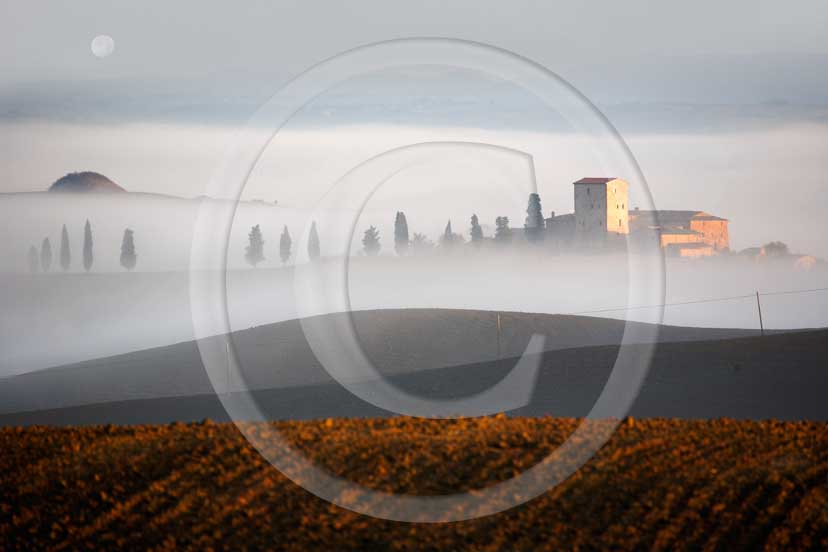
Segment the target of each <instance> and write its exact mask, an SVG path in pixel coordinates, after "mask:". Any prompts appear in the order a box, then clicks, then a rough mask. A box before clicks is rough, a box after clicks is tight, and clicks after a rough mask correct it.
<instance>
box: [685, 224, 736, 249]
mask: <svg viewBox="0 0 828 552" xmlns="http://www.w3.org/2000/svg"><path fill="white" fill-rule="evenodd" d="M690 229H691V230H695V231H696V232H699V233H701V234H703V235H704V240H703V241H704V243H709V244H710V245H712V246H713V248H714V249H715V250H716V251H727V250H728V249H730V236H729V235H728V233H727V221H726V220H704V219H692V220H691V221H690Z"/></svg>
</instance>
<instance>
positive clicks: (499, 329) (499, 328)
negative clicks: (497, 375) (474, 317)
mask: <svg viewBox="0 0 828 552" xmlns="http://www.w3.org/2000/svg"><path fill="white" fill-rule="evenodd" d="M500 331H501V325H500V313H497V360H500Z"/></svg>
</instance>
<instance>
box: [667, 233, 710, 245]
mask: <svg viewBox="0 0 828 552" xmlns="http://www.w3.org/2000/svg"><path fill="white" fill-rule="evenodd" d="M659 239H660V240H661V247H667V246H668V245H672V244H681V243H702V242H703V241H704V239H703V236H701V235H699V234H685V233H681V234H673V233H670V232H669V231H667V230H665V231H663V232H661V233H660V236H659Z"/></svg>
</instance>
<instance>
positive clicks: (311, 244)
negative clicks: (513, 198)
mask: <svg viewBox="0 0 828 552" xmlns="http://www.w3.org/2000/svg"><path fill="white" fill-rule="evenodd" d="M545 226H546V221H545V219H544V218H543V210H542V208H541V201H540V196H539V195H538V194H529V204H528V206H527V208H526V219H525V222H524V232H525V235H526V239H527V240H528V241H529V242H537V241H540V240H542V239H543V231H544V228H545ZM512 236H513V230H512V228H511V227H510V222H509V217H505V216H500V217H497V218H496V219H495V233H494V236H493V237H492V240H493V241H494V242H495V243H499V244H505V243H509V242H511V240H512ZM486 239H487V238H486V236H485V235H484V234H483V228H482V227H481V226H480V220H479V218H478V217H477V215H476V214H472V216H471V219H470V226H469V242H468V243H469V244H470V245H472V246H475V247H479V246H480V245H482V243H483V242H484V241H485V240H486ZM264 243H265V242H264V238H263V236H262V231H261V228H260V227H259V225H258V224H257V225H255V226H253V227H252V228H251V229H250V233H249V234H248V236H247V247H246V248H245V256H244V258H245V260H246V261H247V263H248V264H250V265H251V266H253V267H255V266H256V265H258V264H259V263H260V262H262V261H264V260H265V256H264ZM465 243H467V242H466V239H465V238H464V236H463V235H462V234H457V233H455V232H454V231H453V230H452V226H451V220H449V221H448V222H447V223H446V227H445V230H444V231H443V234H442V235H441V236H440V239H439V246H440V247H441V248H445V249H449V248H453V247H456V246H458V245H462V244H465ZM292 245H293V240H292V239H291V237H290V231H289V230H288V227H287V226H284V228H283V230H282V234H281V237H280V238H279V258H280V260H281V261H282V264H285V263H287V262H288V260H289V259H290V257H291V255H292V252H291V247H292ZM436 247H437V244H435V243H434V242H433V241H431V240H430V239H429V238H428V237H427V236H426V235H425V234H420V233H418V232H415V233H414V234H412V235H409V229H408V220H407V219H406V217H405V213H403V212H402V211H398V212H397V214H396V216H395V218H394V251H395V252H396V254H397V255H399V256H401V257H402V256H405V255H409V254H423V253H426V252H428V251H430V250H433V249H435V248H436ZM381 250H382V243H381V239H380V232H379V230H378V229H377V228H376V227H375V226H369V227H368V228H367V229H366V230H365V231H364V232H363V236H362V252H363V253H364V254H365V255H368V256H376V255H378V254H379V252H380V251H381ZM319 255H320V244H319V233H318V232H317V229H316V222H315V221H314V222H313V223H312V224H311V228H310V233H309V235H308V257H309V258H310V260H312V261H313V260H315V259H317V258H318V257H319Z"/></svg>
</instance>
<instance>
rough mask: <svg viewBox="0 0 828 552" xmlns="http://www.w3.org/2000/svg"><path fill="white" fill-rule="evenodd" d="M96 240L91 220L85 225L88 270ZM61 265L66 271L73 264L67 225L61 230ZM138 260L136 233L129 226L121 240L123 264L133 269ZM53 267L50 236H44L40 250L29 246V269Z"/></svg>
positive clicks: (86, 265) (35, 270)
mask: <svg viewBox="0 0 828 552" xmlns="http://www.w3.org/2000/svg"><path fill="white" fill-rule="evenodd" d="M93 246H94V242H93V240H92V225H91V224H90V223H89V220H87V221H86V224H85V225H84V227H83V269H84V270H85V271H86V272H89V271H90V270H92V264H93V263H94V261H95V256H94V253H93ZM59 255H60V256H59V261H60V267H61V269H63V270H64V271H66V270H69V268H70V267H71V266H72V250H71V248H70V246H69V231H68V230H67V229H66V225H65V224H64V225H63V228H62V229H61V232H60V253H59ZM137 261H138V256H137V255H136V254H135V238H134V233H133V231H132V230H130V229H129V228H127V229H125V230H124V236H123V239H122V240H121V266H122V267H124V268H125V269H127V270H132V269H133V268H135V265H136V263H137ZM51 268H52V244H51V242H50V241H49V238H43V241H42V242H41V244H40V251H38V249H37V247H35V246H34V245H32V246H31V247H30V248H29V271H30V272H39V271H43V272H49V270H51Z"/></svg>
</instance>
